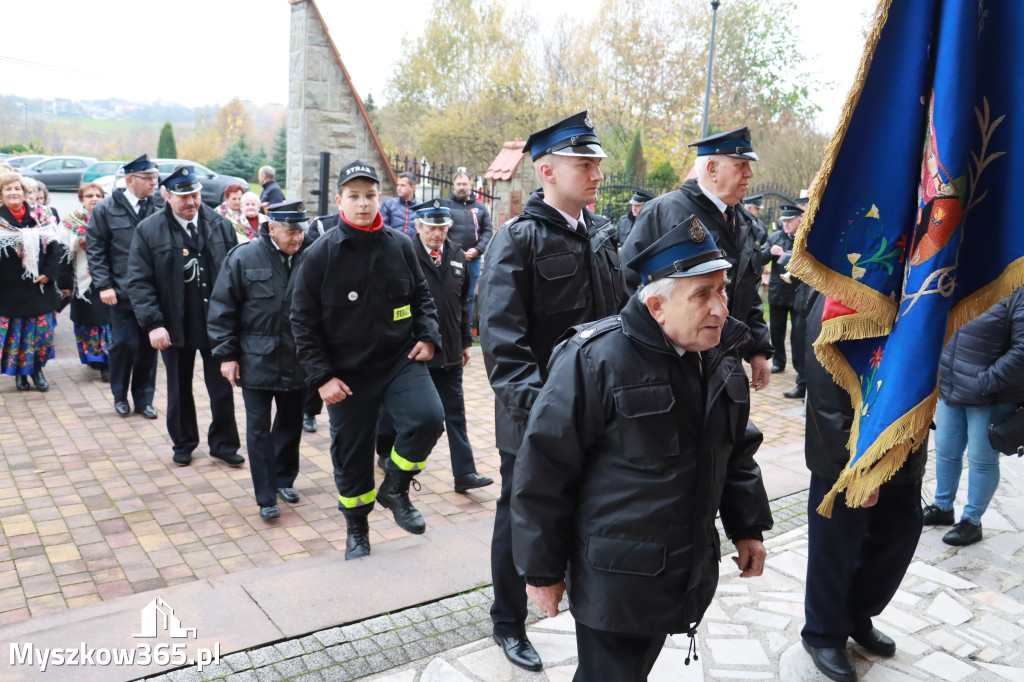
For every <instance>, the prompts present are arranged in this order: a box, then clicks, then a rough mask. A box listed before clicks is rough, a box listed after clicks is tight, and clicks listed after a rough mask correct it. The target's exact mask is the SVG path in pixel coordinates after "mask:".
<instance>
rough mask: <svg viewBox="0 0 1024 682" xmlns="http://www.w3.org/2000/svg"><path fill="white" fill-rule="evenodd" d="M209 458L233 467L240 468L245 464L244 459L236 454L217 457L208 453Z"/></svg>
mask: <svg viewBox="0 0 1024 682" xmlns="http://www.w3.org/2000/svg"><path fill="white" fill-rule="evenodd" d="M210 457H213V458H215V459H219V460H220V461H222V462H224V463H225V464H230V465H231V466H233V467H240V466H242V465H243V464H245V457H242V456H241V455H240V454H238V453H237V452H233V453H231V454H228V455H218V454H216V453H213V452H211V453H210Z"/></svg>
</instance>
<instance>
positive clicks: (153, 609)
mask: <svg viewBox="0 0 1024 682" xmlns="http://www.w3.org/2000/svg"><path fill="white" fill-rule="evenodd" d="M141 629H142V632H141V633H139V634H137V635H132V637H135V638H139V637H156V636H157V631H159V630H166V631H167V634H168V635H170V636H171V637H172V638H186V637H191V638H192V639H195V638H196V629H195V628H183V627H181V621H180V620H178V617H177V616H175V615H174V609H173V608H171V605H170V604H168V603H167V602H165V601H164V600H163V599H161V598H160V597H157V598H156V599H154V600H153V601H151V602H149V603H148V604H146V605H145V606H144V607H143V608H142V628H141Z"/></svg>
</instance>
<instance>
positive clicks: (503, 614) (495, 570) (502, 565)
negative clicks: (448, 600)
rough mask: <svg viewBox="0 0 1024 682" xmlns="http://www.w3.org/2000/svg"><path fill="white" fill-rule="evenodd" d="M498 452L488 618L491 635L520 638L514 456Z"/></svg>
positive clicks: (522, 602) (522, 608) (522, 585)
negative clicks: (514, 542) (514, 547)
mask: <svg viewBox="0 0 1024 682" xmlns="http://www.w3.org/2000/svg"><path fill="white" fill-rule="evenodd" d="M498 454H499V455H500V456H501V497H499V498H498V504H497V507H496V508H495V510H494V533H493V535H492V536H491V582H492V583H493V584H494V603H492V604H491V621H492V622H493V623H494V634H496V635H498V636H499V637H521V636H522V635H523V633H524V632H525V631H526V581H525V580H523V578H522V576H520V575H519V573H518V572H517V571H516V566H515V563H514V561H513V560H512V512H511V509H510V508H509V503H510V501H511V499H512V477H513V476H514V475H515V469H516V456H515V453H511V452H502V451H500V450H499V451H498ZM607 679H611V678H607Z"/></svg>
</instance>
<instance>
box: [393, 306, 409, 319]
mask: <svg viewBox="0 0 1024 682" xmlns="http://www.w3.org/2000/svg"><path fill="white" fill-rule="evenodd" d="M407 317H412V309H411V308H410V307H409V306H407V305H404V306H402V307H401V308H395V319H394V321H395V322H398V321H399V320H404V319H406V318H407Z"/></svg>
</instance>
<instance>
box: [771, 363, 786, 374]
mask: <svg viewBox="0 0 1024 682" xmlns="http://www.w3.org/2000/svg"><path fill="white" fill-rule="evenodd" d="M785 371H786V368H785V367H783V366H782V365H772V374H781V373H782V372H785Z"/></svg>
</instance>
